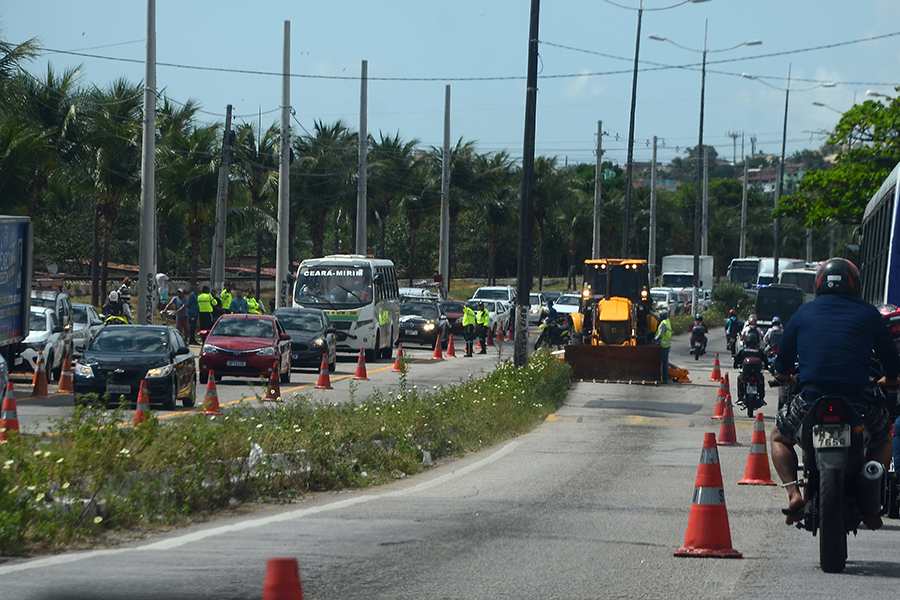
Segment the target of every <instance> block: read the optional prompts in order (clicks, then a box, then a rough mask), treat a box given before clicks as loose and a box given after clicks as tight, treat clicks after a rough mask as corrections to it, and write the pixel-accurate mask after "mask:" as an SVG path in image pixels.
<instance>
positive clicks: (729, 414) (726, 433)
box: [719, 392, 740, 446]
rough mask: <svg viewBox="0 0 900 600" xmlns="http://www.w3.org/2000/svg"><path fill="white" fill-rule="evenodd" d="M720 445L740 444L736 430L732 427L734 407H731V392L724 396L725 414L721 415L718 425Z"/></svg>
mask: <svg viewBox="0 0 900 600" xmlns="http://www.w3.org/2000/svg"><path fill="white" fill-rule="evenodd" d="M719 445H720V446H740V444H739V443H738V441H737V432H736V431H735V429H734V409H733V408H732V407H731V392H728V395H727V396H725V414H723V415H722V425H721V427H719Z"/></svg>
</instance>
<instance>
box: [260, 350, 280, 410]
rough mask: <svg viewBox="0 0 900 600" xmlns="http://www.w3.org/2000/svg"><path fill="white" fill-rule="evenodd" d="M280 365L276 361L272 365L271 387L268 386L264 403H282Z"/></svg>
mask: <svg viewBox="0 0 900 600" xmlns="http://www.w3.org/2000/svg"><path fill="white" fill-rule="evenodd" d="M280 370H281V369H280V365H279V364H278V361H277V360H276V361H275V362H274V363H272V374H271V375H269V385H267V386H266V397H265V398H263V401H264V402H281V385H280V384H279V371H280Z"/></svg>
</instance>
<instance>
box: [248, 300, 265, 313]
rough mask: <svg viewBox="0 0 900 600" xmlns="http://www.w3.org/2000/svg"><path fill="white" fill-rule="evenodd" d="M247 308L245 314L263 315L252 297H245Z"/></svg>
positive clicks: (257, 302)
mask: <svg viewBox="0 0 900 600" xmlns="http://www.w3.org/2000/svg"><path fill="white" fill-rule="evenodd" d="M247 307H248V309H249V310H248V311H247V312H248V313H249V314H251V315H261V314H263V312H262V308H261V307H260V305H259V300H257V299H256V298H254V297H253V296H247Z"/></svg>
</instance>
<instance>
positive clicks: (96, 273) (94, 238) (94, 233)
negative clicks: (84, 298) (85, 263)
mask: <svg viewBox="0 0 900 600" xmlns="http://www.w3.org/2000/svg"><path fill="white" fill-rule="evenodd" d="M91 304H93V305H94V306H100V203H99V202H97V203H96V204H95V205H94V226H93V228H92V230H91Z"/></svg>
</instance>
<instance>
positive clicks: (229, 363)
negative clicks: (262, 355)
mask: <svg viewBox="0 0 900 600" xmlns="http://www.w3.org/2000/svg"><path fill="white" fill-rule="evenodd" d="M225 366H227V367H246V366H247V361H246V360H229V361H227V362H226V363H225Z"/></svg>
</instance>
